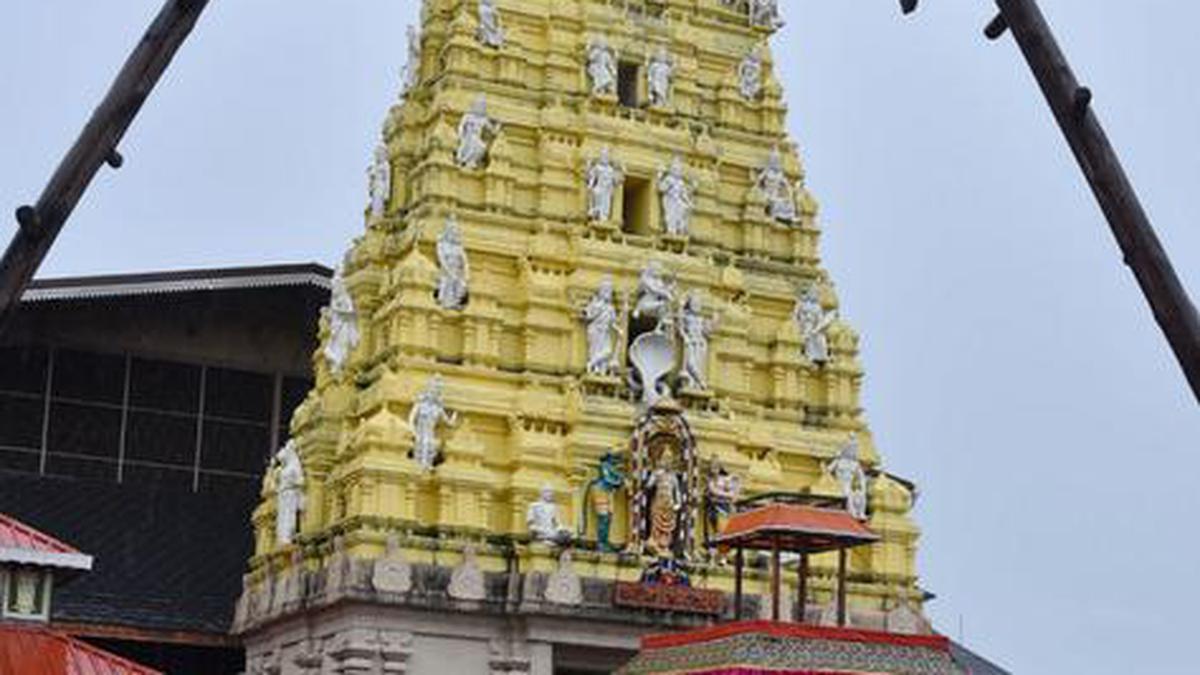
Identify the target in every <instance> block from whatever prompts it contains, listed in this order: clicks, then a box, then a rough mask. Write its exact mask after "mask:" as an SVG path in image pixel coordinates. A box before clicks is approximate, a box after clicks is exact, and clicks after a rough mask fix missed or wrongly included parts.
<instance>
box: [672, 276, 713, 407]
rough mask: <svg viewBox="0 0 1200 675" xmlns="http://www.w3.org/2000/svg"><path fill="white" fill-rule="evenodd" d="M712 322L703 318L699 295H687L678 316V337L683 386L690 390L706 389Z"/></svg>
mask: <svg viewBox="0 0 1200 675" xmlns="http://www.w3.org/2000/svg"><path fill="white" fill-rule="evenodd" d="M711 332H712V322H711V321H710V320H709V319H706V318H705V317H704V307H703V303H702V302H701V300H700V294H699V293H698V292H696V291H692V292H691V293H688V295H687V299H685V300H684V302H683V309H682V311H681V312H680V315H679V337H680V338H681V339H682V340H683V371H682V372H681V373H680V377H681V378H682V380H683V386H684V387H688V388H691V389H707V388H708V378H707V372H708V337H709V334H710V333H711Z"/></svg>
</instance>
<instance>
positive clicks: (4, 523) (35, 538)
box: [0, 513, 92, 570]
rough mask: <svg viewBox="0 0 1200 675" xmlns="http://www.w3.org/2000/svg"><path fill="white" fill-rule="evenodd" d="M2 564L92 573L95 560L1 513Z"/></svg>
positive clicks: (0, 542) (0, 552)
mask: <svg viewBox="0 0 1200 675" xmlns="http://www.w3.org/2000/svg"><path fill="white" fill-rule="evenodd" d="M0 563H19V564H23V565H42V566H45V567H62V568H67V569H73V570H89V569H91V568H92V557H91V556H88V555H84V554H83V553H80V552H79V551H78V550H76V549H74V548H72V547H70V546H68V545H67V544H64V543H62V542H61V541H59V540H57V539H55V538H54V537H51V536H50V535H48V534H45V533H44V532H39V531H38V530H35V529H34V528H32V527H30V526H28V525H26V524H25V523H22V522H21V521H19V520H17V519H15V518H12V517H10V516H7V515H5V514H3V513H0Z"/></svg>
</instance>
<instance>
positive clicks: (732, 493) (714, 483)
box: [704, 457, 742, 539]
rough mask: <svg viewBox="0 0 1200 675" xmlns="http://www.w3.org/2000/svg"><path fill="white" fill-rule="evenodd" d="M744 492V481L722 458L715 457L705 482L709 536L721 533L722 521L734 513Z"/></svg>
mask: <svg viewBox="0 0 1200 675" xmlns="http://www.w3.org/2000/svg"><path fill="white" fill-rule="evenodd" d="M741 492H742V481H741V479H740V478H738V477H737V476H735V475H733V474H731V473H729V471H727V470H726V469H725V466H724V465H723V464H721V460H720V459H717V458H716V457H713V459H712V463H711V464H709V466H708V481H707V483H706V484H705V500H704V515H705V518H706V522H705V525H706V527H707V534H708V538H710V539H711V538H713V537H715V536H717V535H718V534H720V533H721V526H722V521H723V520H724V519H725V518H728V517H729V516H731V515H733V507H734V504H736V503H737V500H738V496H739V495H740V494H741Z"/></svg>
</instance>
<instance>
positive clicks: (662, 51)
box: [646, 47, 675, 105]
mask: <svg viewBox="0 0 1200 675" xmlns="http://www.w3.org/2000/svg"><path fill="white" fill-rule="evenodd" d="M674 74H675V64H674V62H673V61H672V60H671V55H670V54H669V53H668V52H667V48H666V47H659V49H658V51H657V52H655V53H654V56H651V57H650V61H649V62H648V63H647V64H646V85H647V88H646V90H647V91H648V92H649V93H650V105H667V104H668V103H670V102H671V78H672V77H673V76H674Z"/></svg>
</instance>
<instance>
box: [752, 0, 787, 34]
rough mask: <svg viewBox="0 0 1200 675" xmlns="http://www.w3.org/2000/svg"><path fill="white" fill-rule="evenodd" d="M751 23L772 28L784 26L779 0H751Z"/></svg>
mask: <svg viewBox="0 0 1200 675" xmlns="http://www.w3.org/2000/svg"><path fill="white" fill-rule="evenodd" d="M750 25H752V26H762V27H764V28H771V29H775V28H779V27H780V26H782V25H783V18H782V17H781V16H780V15H779V0H750Z"/></svg>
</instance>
